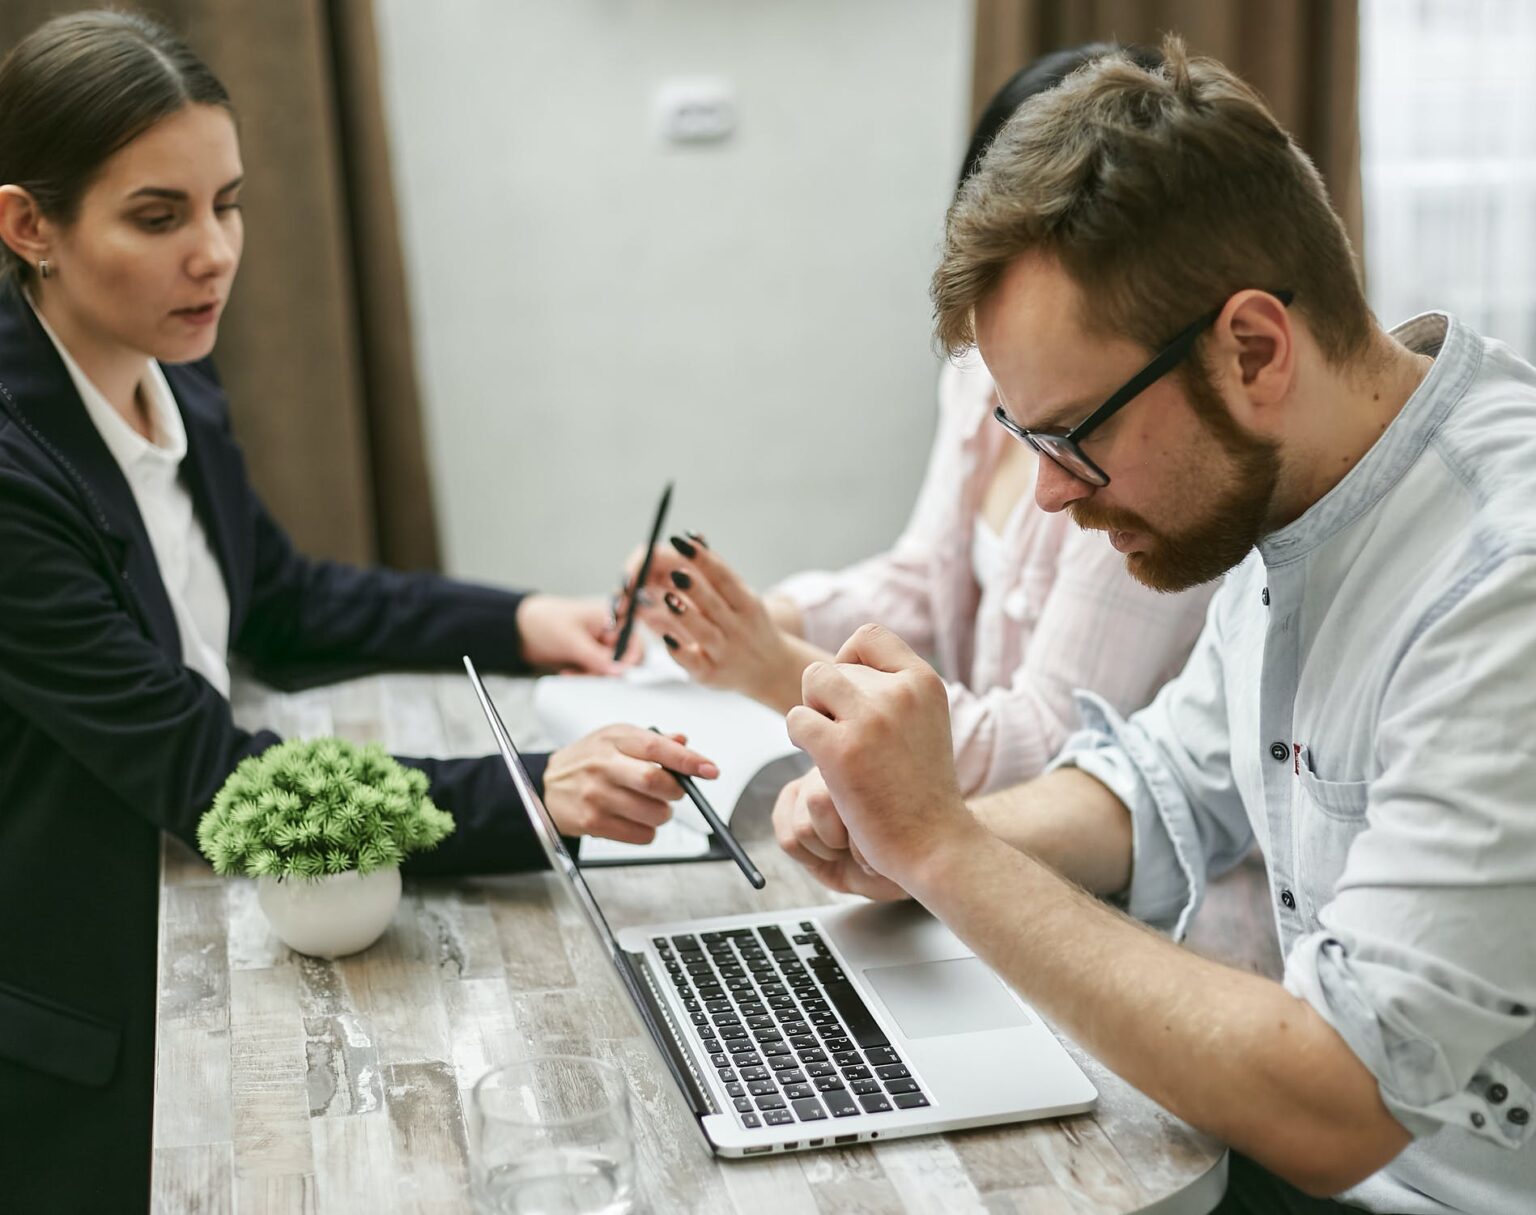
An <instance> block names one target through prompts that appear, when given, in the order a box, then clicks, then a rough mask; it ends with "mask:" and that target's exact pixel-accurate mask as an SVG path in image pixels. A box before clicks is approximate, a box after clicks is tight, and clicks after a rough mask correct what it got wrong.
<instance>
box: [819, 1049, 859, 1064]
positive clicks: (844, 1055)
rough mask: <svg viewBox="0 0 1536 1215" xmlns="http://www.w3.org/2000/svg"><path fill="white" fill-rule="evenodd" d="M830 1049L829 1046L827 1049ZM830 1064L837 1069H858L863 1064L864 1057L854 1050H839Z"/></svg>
mask: <svg viewBox="0 0 1536 1215" xmlns="http://www.w3.org/2000/svg"><path fill="white" fill-rule="evenodd" d="M828 1049H830V1046H829V1047H828ZM832 1062H833V1063H835V1064H837V1065H838V1067H858V1065H859V1064H861V1063H863V1062H864V1056H863V1055H861V1054H859V1052H858V1051H856V1050H840V1051H838V1052H837V1054H835V1055H833V1056H832Z"/></svg>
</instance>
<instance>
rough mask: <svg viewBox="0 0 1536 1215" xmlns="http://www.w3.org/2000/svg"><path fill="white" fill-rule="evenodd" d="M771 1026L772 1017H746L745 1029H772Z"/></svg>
mask: <svg viewBox="0 0 1536 1215" xmlns="http://www.w3.org/2000/svg"><path fill="white" fill-rule="evenodd" d="M773 1026H774V1020H773V1018H772V1017H748V1018H747V1027H748V1028H749V1029H772V1028H773Z"/></svg>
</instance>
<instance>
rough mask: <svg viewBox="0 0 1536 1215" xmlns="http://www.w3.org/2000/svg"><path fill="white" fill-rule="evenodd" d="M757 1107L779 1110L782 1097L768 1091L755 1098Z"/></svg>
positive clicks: (781, 1107)
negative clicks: (764, 1094) (766, 1093)
mask: <svg viewBox="0 0 1536 1215" xmlns="http://www.w3.org/2000/svg"><path fill="white" fill-rule="evenodd" d="M881 1100H882V1101H883V1100H884V1098H883V1097H882V1098H881ZM757 1108H758V1109H760V1110H781V1109H783V1108H784V1098H783V1097H781V1096H779V1095H778V1094H777V1093H770V1094H768V1095H767V1096H764V1097H759V1098H758V1099H757ZM886 1108H887V1109H889V1108H890V1107H889V1106H887V1107H886Z"/></svg>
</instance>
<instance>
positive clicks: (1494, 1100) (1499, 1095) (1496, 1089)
mask: <svg viewBox="0 0 1536 1215" xmlns="http://www.w3.org/2000/svg"><path fill="white" fill-rule="evenodd" d="M1507 1096H1509V1090H1508V1089H1507V1088H1505V1087H1504V1086H1503V1085H1502V1084H1490V1085H1489V1086H1488V1103H1489V1104H1490V1105H1502V1104H1503V1102H1504V1098H1505V1097H1507Z"/></svg>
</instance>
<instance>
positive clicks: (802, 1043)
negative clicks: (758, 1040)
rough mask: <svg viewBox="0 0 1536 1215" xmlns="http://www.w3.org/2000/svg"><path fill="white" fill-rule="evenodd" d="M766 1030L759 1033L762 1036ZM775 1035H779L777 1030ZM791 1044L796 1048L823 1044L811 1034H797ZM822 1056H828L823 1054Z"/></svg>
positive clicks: (800, 1048)
mask: <svg viewBox="0 0 1536 1215" xmlns="http://www.w3.org/2000/svg"><path fill="white" fill-rule="evenodd" d="M765 1032H767V1031H765V1030H759V1031H758V1034H759V1036H761V1035H762V1034H763V1033H765ZM773 1036H774V1037H775V1038H777V1037H779V1035H778V1033H777V1032H775V1033H774V1035H773ZM789 1044H790V1045H791V1046H793V1047H794V1048H795V1049H796V1050H815V1049H816V1048H817V1047H818V1046H820V1045H821V1043H820V1042H818V1041H817V1040H816V1039H815V1038H813V1037H811V1035H810V1034H796V1035H795V1036H794V1037H793V1038H791V1039H790V1040H789ZM822 1058H826V1056H825V1055H823V1056H822Z"/></svg>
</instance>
